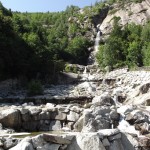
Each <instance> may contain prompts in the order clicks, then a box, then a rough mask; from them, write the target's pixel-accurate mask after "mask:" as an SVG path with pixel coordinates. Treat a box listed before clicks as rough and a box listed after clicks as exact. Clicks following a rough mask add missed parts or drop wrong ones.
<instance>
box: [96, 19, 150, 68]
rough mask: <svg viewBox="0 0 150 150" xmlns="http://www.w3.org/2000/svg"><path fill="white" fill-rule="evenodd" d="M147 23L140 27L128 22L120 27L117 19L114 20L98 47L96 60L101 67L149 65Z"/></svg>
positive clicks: (149, 46)
mask: <svg viewBox="0 0 150 150" xmlns="http://www.w3.org/2000/svg"><path fill="white" fill-rule="evenodd" d="M149 30H150V26H149V23H148V24H147V25H146V26H145V27H142V26H140V25H135V24H129V25H127V26H125V27H124V29H121V26H119V24H118V19H116V21H114V28H113V31H112V32H111V34H110V36H109V38H108V39H107V40H106V43H105V44H104V45H101V46H100V47H99V52H98V54H97V60H98V63H99V65H100V66H101V67H106V66H111V67H113V68H116V67H121V66H126V65H127V66H129V67H130V68H132V67H136V66H143V63H144V65H150V61H149V58H150V45H149V42H150V38H149V35H150V34H149Z"/></svg>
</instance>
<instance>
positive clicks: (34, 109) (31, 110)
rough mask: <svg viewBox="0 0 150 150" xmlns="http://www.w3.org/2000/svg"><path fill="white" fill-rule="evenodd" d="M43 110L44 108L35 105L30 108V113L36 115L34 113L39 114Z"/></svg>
mask: <svg viewBox="0 0 150 150" xmlns="http://www.w3.org/2000/svg"><path fill="white" fill-rule="evenodd" d="M41 111H42V109H40V108H34V107H33V108H32V107H31V108H30V109H29V112H30V114H31V115H33V116H34V115H38V114H39V113H40V112H41Z"/></svg>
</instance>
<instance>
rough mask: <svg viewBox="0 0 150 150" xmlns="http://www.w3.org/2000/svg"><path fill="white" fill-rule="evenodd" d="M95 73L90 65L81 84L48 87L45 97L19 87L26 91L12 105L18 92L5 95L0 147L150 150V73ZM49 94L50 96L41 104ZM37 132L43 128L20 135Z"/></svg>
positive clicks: (0, 114) (1, 108)
mask: <svg viewBox="0 0 150 150" xmlns="http://www.w3.org/2000/svg"><path fill="white" fill-rule="evenodd" d="M93 72H94V71H93V70H92V68H91V66H87V68H86V72H84V73H82V74H80V75H79V77H78V78H77V81H76V83H74V84H73V83H72V84H71V83H70V84H68V85H55V86H50V87H47V88H45V90H44V95H40V96H35V97H27V96H26V95H25V93H23V92H21V91H16V92H18V93H21V95H20V96H18V99H17V101H16V103H13V104H10V103H4V102H5V99H7V100H8V99H9V100H10V101H9V102H11V100H12V99H13V98H14V99H15V96H14V95H6V96H3V97H2V98H1V101H3V103H2V104H1V105H0V133H1V134H0V150H5V149H6V150H7V149H11V150H18V149H19V150H35V149H37V150H39V149H42V150H134V149H140V148H144V149H147V150H148V149H150V132H149V131H150V101H149V96H150V72H149V71H144V70H140V71H128V69H126V68H124V69H118V70H114V71H111V72H106V73H102V72H100V71H99V70H97V71H96V72H94V73H93ZM1 95H2V94H1ZM8 97H9V98H8ZM45 97H50V98H49V99H47V101H46V103H43V104H42V100H44V99H45ZM22 98H24V102H25V100H26V99H27V102H26V103H22V101H21V100H22ZM29 99H30V101H29ZM33 99H34V101H32V100H33ZM19 100H20V103H19ZM65 100H67V103H65V102H64V101H65ZM37 101H38V102H37ZM44 102H45V101H44ZM63 102H64V104H63ZM35 131H36V132H39V131H43V132H44V133H43V134H39V135H37V136H30V135H29V136H27V135H26V136H27V137H25V138H23V139H21V138H19V137H18V138H17V137H15V134H16V132H19V133H20V134H21V133H22V132H23V133H24V132H35ZM49 131H59V132H60V133H59V134H57V133H55V134H50V133H49Z"/></svg>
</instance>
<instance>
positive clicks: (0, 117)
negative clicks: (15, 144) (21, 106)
mask: <svg viewBox="0 0 150 150" xmlns="http://www.w3.org/2000/svg"><path fill="white" fill-rule="evenodd" d="M0 123H2V125H3V126H4V127H8V128H13V129H19V128H20V126H21V115H20V111H19V110H17V109H7V110H3V111H1V112H0Z"/></svg>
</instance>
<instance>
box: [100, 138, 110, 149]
mask: <svg viewBox="0 0 150 150" xmlns="http://www.w3.org/2000/svg"><path fill="white" fill-rule="evenodd" d="M102 143H103V146H105V147H108V146H110V142H109V141H108V139H107V138H104V139H103V140H102Z"/></svg>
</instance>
